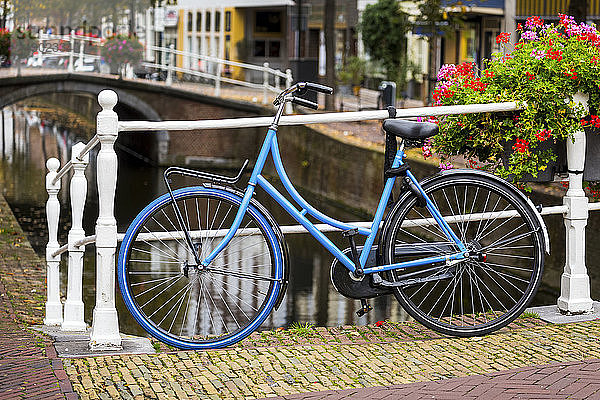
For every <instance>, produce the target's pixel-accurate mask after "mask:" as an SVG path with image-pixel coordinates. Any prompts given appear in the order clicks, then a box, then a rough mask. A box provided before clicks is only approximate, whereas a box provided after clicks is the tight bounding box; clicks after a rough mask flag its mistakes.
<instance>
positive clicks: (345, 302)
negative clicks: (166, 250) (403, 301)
mask: <svg viewBox="0 0 600 400" xmlns="http://www.w3.org/2000/svg"><path fill="white" fill-rule="evenodd" d="M57 116H59V117H57ZM2 117H3V119H2V121H3V122H0V124H2V123H3V128H4V129H3V130H2V132H3V135H2V140H1V142H0V146H1V159H0V185H1V187H2V191H3V195H4V196H5V198H6V199H7V201H8V202H9V204H10V206H11V208H12V210H13V212H14V214H15V215H16V217H17V219H18V221H19V222H20V224H21V226H22V227H23V229H24V230H25V232H26V233H27V236H28V238H29V240H30V242H31V244H32V246H33V247H34V249H35V251H36V252H37V253H38V254H39V255H40V256H41V257H43V256H44V252H45V245H46V242H47V227H46V221H45V208H44V207H45V201H46V199H47V194H46V191H45V188H44V176H45V173H46V170H45V160H47V159H48V158H49V157H57V158H59V159H60V161H61V165H63V164H64V163H65V162H66V160H68V159H69V157H70V154H71V147H72V146H73V145H74V144H75V143H77V142H80V141H83V142H87V141H88V140H89V139H90V138H91V136H92V135H93V124H92V122H90V121H84V120H81V119H80V118H78V117H77V116H74V115H70V114H69V113H68V112H67V111H64V110H61V109H52V110H48V109H43V108H40V107H39V106H37V107H31V104H19V105H17V106H12V107H9V108H5V109H4V110H2ZM282 134H286V135H293V136H289V137H291V138H293V139H292V140H284V139H281V140H280V147H281V152H282V154H283V155H284V161H288V162H287V163H286V168H287V169H288V172H289V174H290V176H292V177H297V178H298V180H299V181H300V183H302V182H304V183H306V185H307V186H309V187H312V188H313V192H310V191H307V190H301V193H302V194H303V196H305V198H307V199H308V200H309V201H310V202H311V203H312V204H314V205H315V206H316V207H317V208H319V209H321V210H324V211H325V212H327V213H328V214H330V215H331V216H333V217H335V218H338V219H341V220H346V221H358V220H366V219H367V218H369V217H370V216H369V215H368V214H367V213H365V212H364V211H363V210H364V207H356V206H355V204H350V203H352V202H351V201H349V202H348V203H349V204H344V201H343V200H344V198H349V197H350V196H349V195H348V194H347V193H361V191H364V190H365V187H368V186H377V185H376V182H375V184H374V183H373V182H369V183H367V182H365V176H364V174H367V172H365V171H366V169H364V170H363V169H361V168H353V167H352V166H353V165H354V164H353V161H355V160H353V159H352V158H351V155H349V153H351V152H352V151H353V150H352V149H349V148H348V149H346V150H340V151H339V152H338V154H336V155H334V156H335V157H342V158H344V156H346V158H350V159H348V160H343V161H344V163H345V164H344V163H342V164H340V161H339V160H337V161H336V162H335V165H333V164H332V165H320V166H319V167H316V166H315V168H316V169H313V170H311V167H312V166H311V165H310V164H311V163H313V162H315V160H314V158H315V156H314V155H311V154H312V153H318V152H320V151H321V152H323V151H324V152H325V153H327V152H328V151H329V150H327V149H328V146H332V145H335V146H345V145H340V144H339V143H338V144H332V142H334V141H333V139H330V138H327V137H324V136H321V135H319V134H316V133H314V132H312V131H310V130H308V129H306V128H302V127H299V128H294V129H291V128H288V129H287V130H286V131H284V132H282ZM306 135H312V136H311V138H312V139H311V141H310V142H311V143H313V144H312V147H313V149H312V150H310V149H308V150H306V149H304V150H305V151H309V152H310V153H311V154H302V155H301V156H297V154H298V151H297V150H298V149H297V147H298V141H300V140H302V138H305V136H306ZM280 136H283V135H280ZM295 140H296V141H295ZM116 147H117V153H118V156H119V180H118V184H117V193H116V207H115V213H116V218H117V224H118V231H119V232H124V231H125V230H126V229H127V226H128V224H129V222H131V220H132V219H133V218H134V217H135V215H136V214H137V213H138V212H139V210H141V209H142V208H143V207H144V206H145V205H146V204H147V203H148V202H150V201H151V200H152V199H154V198H155V197H157V196H159V195H160V194H162V193H164V192H165V186H164V183H163V181H162V173H163V171H164V170H163V169H162V168H159V167H156V166H153V165H151V164H148V163H147V162H146V161H147V160H144V157H142V156H140V155H139V154H138V153H137V152H136V151H134V150H132V149H131V148H129V147H127V146H125V145H123V144H121V143H118V145H117V146H116ZM286 147H288V148H287V149H286ZM323 149H325V150H323ZM286 150H288V151H286ZM96 151H97V150H93V151H92V153H91V154H90V166H89V167H88V170H87V176H88V196H87V204H86V208H85V213H84V228H85V230H86V234H88V235H90V234H93V232H94V224H95V220H96V217H97V208H98V204H97V191H96V188H95V184H96V183H95V158H96V153H95V152H96ZM286 153H287V154H289V155H290V157H289V158H288V157H286ZM372 158H373V159H374V160H376V162H377V165H379V164H378V162H379V161H378V160H379V159H380V158H381V157H380V156H376V155H373V156H372ZM318 161H319V162H320V163H321V164H322V163H323V160H322V159H319V160H318ZM332 163H334V162H333V161H332ZM346 164H347V165H346ZM317 168H318V169H317ZM339 168H347V169H348V170H347V171H342V172H344V173H347V174H348V178H347V179H345V180H343V181H340V180H339V179H338V180H337V181H336V182H331V184H330V186H331V187H335V189H334V191H335V192H336V193H337V195H333V196H327V193H326V188H325V189H323V188H321V189H315V187H317V186H318V185H315V184H314V182H310V181H309V180H310V179H311V178H309V176H311V174H312V175H317V177H316V178H314V179H317V180H318V179H319V177H320V178H321V179H328V178H327V177H326V176H325V175H327V174H328V173H326V172H324V171H329V170H331V169H339ZM380 168H381V167H380ZM413 170H415V168H414V167H413ZM219 172H221V173H226V174H234V172H232V171H225V172H223V171H219ZM415 172H416V175H417V176H425V175H426V174H427V173H430V171H427V172H426V171H419V170H418V169H416V171H415ZM361 174H363V175H362V176H361ZM371 179H372V177H369V180H371ZM380 179H381V178H380ZM181 183H182V184H191V183H193V182H181ZM275 183H276V181H275ZM63 185H64V183H63ZM338 187H340V188H338ZM369 190H371V189H369ZM379 190H380V189H379ZM344 191H346V194H344ZM371 191H372V190H371ZM317 192H318V193H317ZM340 193H341V194H340ZM560 195H561V193H560V190H558V189H552V188H549V189H546V190H543V191H541V192H539V193H534V194H533V196H532V197H533V199H534V202H535V203H536V204H538V203H543V204H547V205H556V204H560V203H561V200H560ZM376 196H377V197H378V196H379V193H377V194H376ZM326 197H330V199H329V200H327V199H326ZM59 199H60V201H61V205H62V207H63V208H62V210H61V223H60V229H59V235H60V239H59V242H60V243H65V242H66V237H67V232H68V229H69V227H70V221H69V218H70V216H69V215H70V212H69V211H68V209H67V207H68V204H69V201H68V199H69V191H68V188H64V187H63V190H61V192H60V194H59ZM331 199H333V200H331ZM258 200H259V201H261V202H262V203H263V204H264V205H265V206H266V207H267V208H268V209H269V210H270V211H271V212H272V213H273V215H274V216H275V218H276V219H277V221H278V222H279V223H280V224H282V225H285V224H293V221H292V220H291V218H290V217H289V216H288V215H287V214H285V212H284V211H283V210H282V209H281V208H280V207H279V206H278V205H277V204H275V203H274V202H273V201H272V200H270V199H268V198H266V197H265V196H264V195H262V194H261V193H259V195H258ZM599 214H600V213H596V214H594V213H592V214H591V218H590V221H589V224H588V235H587V237H588V240H587V265H588V269H589V274H590V278H591V282H592V297H593V298H595V299H598V298H600V246H598V245H597V244H596V243H597V236H598V234H599V233H600V215H599ZM545 221H546V223H547V225H548V229H549V232H550V235H551V245H552V253H551V255H550V256H549V257H547V259H546V267H545V272H544V280H543V284H542V286H541V288H540V290H539V291H538V294H537V297H536V298H535V299H534V305H546V304H553V303H555V302H556V298H557V297H558V296H559V290H560V289H559V282H560V275H561V273H562V269H563V265H564V225H563V222H562V217H561V216H549V217H545ZM328 236H329V237H330V238H331V239H332V240H333V241H334V243H336V244H337V245H339V246H340V247H342V248H344V247H347V245H346V242H345V240H343V238H341V235H340V234H339V233H332V234H329V235H328ZM286 240H287V242H288V245H289V249H290V255H291V262H290V265H291V274H290V285H289V287H288V291H287V295H286V299H285V301H284V302H283V304H282V305H281V307H280V308H279V310H277V311H276V312H275V313H274V314H273V315H272V316H271V317H270V318H269V320H267V321H266V322H265V323H264V324H263V326H262V328H273V327H285V326H289V325H290V324H292V323H294V322H298V323H306V322H308V323H312V324H315V325H318V326H339V325H347V324H365V323H373V322H376V321H378V320H383V319H391V320H395V321H400V320H406V319H407V318H408V316H407V315H406V313H405V312H404V311H403V310H402V309H401V308H400V307H399V306H398V304H397V303H396V301H395V300H394V298H393V297H391V296H389V297H381V298H377V299H374V300H373V301H372V305H373V307H374V311H373V312H371V313H369V314H367V316H365V317H362V318H360V319H359V318H358V317H357V316H356V314H355V311H356V310H357V309H358V306H359V302H358V301H356V300H349V299H346V298H344V297H343V296H341V295H340V294H338V293H337V292H336V291H335V289H334V288H333V286H332V284H331V281H330V277H329V268H330V266H331V262H332V256H331V255H330V254H329V252H327V251H326V250H324V249H323V248H322V247H321V246H320V245H319V244H318V243H317V242H316V241H315V240H314V239H313V238H312V237H310V236H309V235H305V234H299V235H288V236H287V237H286ZM66 267H67V265H66V255H65V256H63V261H62V264H61V281H62V289H61V293H62V294H63V295H65V294H66ZM94 286H95V255H94V248H93V246H88V248H87V251H86V258H85V265H84V303H85V318H86V321H87V322H88V323H90V322H91V316H92V309H93V306H94V301H95V300H94V299H95V289H94ZM117 291H118V288H117ZM117 308H118V311H119V322H120V328H121V331H122V332H125V333H130V334H143V331H142V330H141V328H140V327H139V326H138V325H137V323H136V322H135V321H134V320H133V319H132V317H131V316H130V314H129V312H128V311H127V309H126V308H125V306H124V304H123V303H122V301H121V298H120V296H118V295H117Z"/></svg>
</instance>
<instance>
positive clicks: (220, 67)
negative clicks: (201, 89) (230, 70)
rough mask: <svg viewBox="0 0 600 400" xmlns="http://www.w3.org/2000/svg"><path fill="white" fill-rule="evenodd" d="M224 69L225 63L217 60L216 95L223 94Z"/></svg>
mask: <svg viewBox="0 0 600 400" xmlns="http://www.w3.org/2000/svg"><path fill="white" fill-rule="evenodd" d="M222 71H223V64H222V63H221V61H220V60H219V62H217V69H216V71H215V96H220V95H221V72H222Z"/></svg>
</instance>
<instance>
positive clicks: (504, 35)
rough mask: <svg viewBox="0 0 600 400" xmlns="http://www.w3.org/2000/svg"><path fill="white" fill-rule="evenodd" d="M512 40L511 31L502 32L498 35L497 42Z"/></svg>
mask: <svg viewBox="0 0 600 400" xmlns="http://www.w3.org/2000/svg"><path fill="white" fill-rule="evenodd" d="M508 42H510V33H508V32H502V33H501V34H499V35H498V36H496V43H508Z"/></svg>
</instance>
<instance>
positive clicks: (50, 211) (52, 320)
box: [44, 158, 62, 325]
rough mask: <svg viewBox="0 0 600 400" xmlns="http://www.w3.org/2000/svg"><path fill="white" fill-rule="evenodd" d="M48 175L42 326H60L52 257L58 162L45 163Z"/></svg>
mask: <svg viewBox="0 0 600 400" xmlns="http://www.w3.org/2000/svg"><path fill="white" fill-rule="evenodd" d="M46 167H47V168H48V171H49V172H48V174H47V175H46V190H47V191H48V201H47V202H46V219H47V220H48V244H47V245H46V264H47V265H46V285H47V289H46V296H47V297H46V318H44V325H60V324H61V323H62V303H61V302H60V279H59V270H58V264H59V263H60V256H55V257H53V256H52V253H54V252H55V251H56V250H58V248H59V247H60V246H59V245H58V219H59V217H60V203H59V201H58V192H59V191H60V180H58V181H56V183H52V181H53V180H54V178H55V177H56V173H57V171H58V168H59V167H60V161H58V160H57V159H56V158H50V159H48V161H47V162H46Z"/></svg>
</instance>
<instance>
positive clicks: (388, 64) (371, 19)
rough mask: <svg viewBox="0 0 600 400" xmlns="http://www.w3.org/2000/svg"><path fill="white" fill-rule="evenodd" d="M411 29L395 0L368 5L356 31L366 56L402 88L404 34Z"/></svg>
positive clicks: (381, 0) (404, 70) (405, 64)
mask: <svg viewBox="0 0 600 400" xmlns="http://www.w3.org/2000/svg"><path fill="white" fill-rule="evenodd" d="M411 27H412V25H411V23H410V22H409V20H408V14H406V13H405V12H404V11H402V10H401V9H400V7H399V6H398V2H397V1H396V0H379V1H378V2H377V3H375V4H372V5H368V6H367V7H366V8H365V11H364V12H363V15H362V21H361V23H360V26H359V29H360V30H361V32H362V39H363V43H364V46H365V49H366V50H367V52H368V53H369V55H370V56H371V57H372V58H374V59H377V60H380V61H381V63H382V64H383V66H384V68H385V70H386V73H387V77H388V79H390V80H392V81H395V82H398V84H399V86H400V87H402V86H403V85H404V81H405V79H406V66H407V62H406V33H407V32H408V31H409V30H410V29H411Z"/></svg>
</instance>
